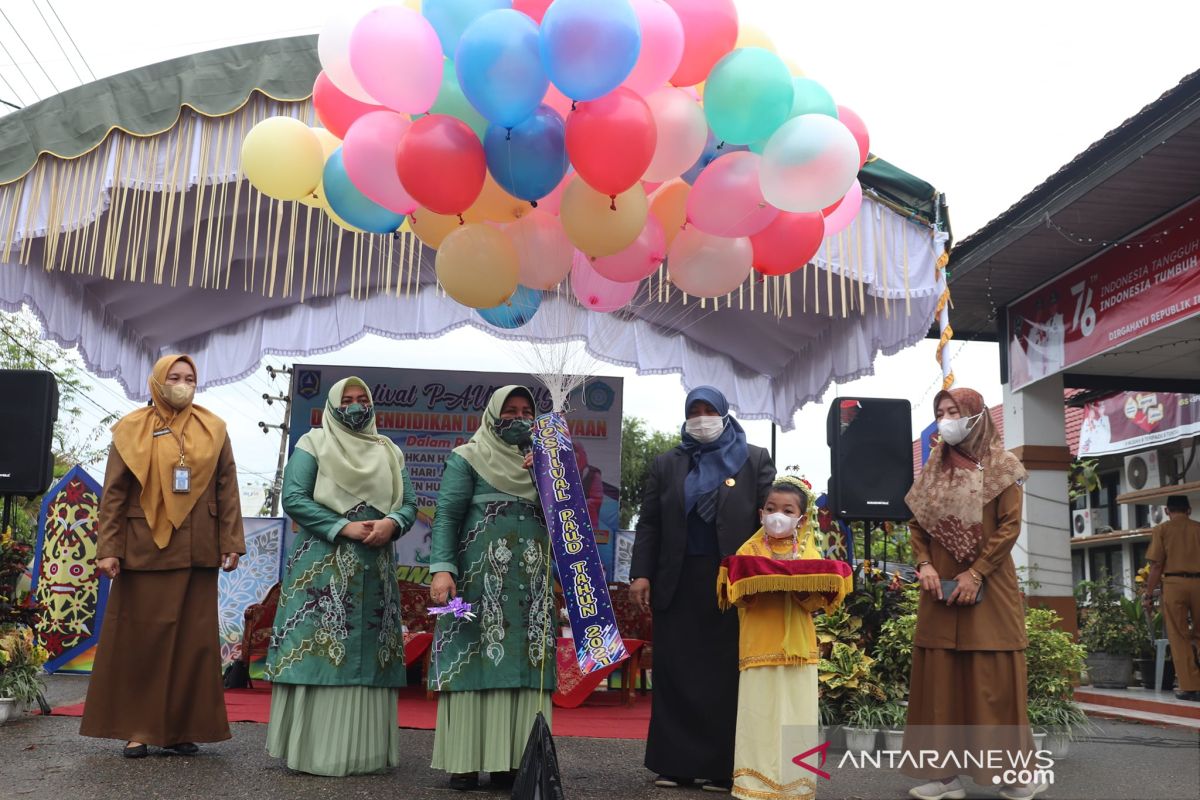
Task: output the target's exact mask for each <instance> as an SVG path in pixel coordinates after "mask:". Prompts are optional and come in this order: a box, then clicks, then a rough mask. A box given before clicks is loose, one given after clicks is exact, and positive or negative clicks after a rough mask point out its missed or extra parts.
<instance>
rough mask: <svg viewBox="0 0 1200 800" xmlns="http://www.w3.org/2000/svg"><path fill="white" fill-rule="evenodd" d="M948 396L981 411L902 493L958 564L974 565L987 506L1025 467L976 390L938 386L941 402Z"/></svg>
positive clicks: (966, 412)
mask: <svg viewBox="0 0 1200 800" xmlns="http://www.w3.org/2000/svg"><path fill="white" fill-rule="evenodd" d="M946 397H949V398H950V399H951V400H953V401H954V403H955V404H956V405H957V406H958V411H959V414H960V415H962V416H964V417H973V416H975V415H976V414H980V415H981V416H980V417H979V419H978V421H977V422H976V423H975V425H974V427H972V428H971V432H970V433H969V434H967V438H966V439H964V440H963V441H962V442H961V443H959V444H958V445H957V446H955V447H952V446H950V445H948V444H946V443H945V442H942V443H940V444H939V445H938V446H937V447H935V448H934V449H933V451H932V452H931V453H930V454H929V461H927V462H926V463H925V467H924V469H922V470H921V474H920V476H919V477H918V478H917V480H916V482H915V483H913V487H912V489H910V490H909V491H908V495H907V496H906V497H905V498H904V499H905V502H907V503H908V507H909V509H911V510H912V512H913V516H914V517H916V519H917V522H919V523H920V524H921V527H922V528H924V529H925V530H926V531H927V532H928V533H929V535H930V536H932V537H933V538H934V539H936V540H937V541H939V542H940V543H941V544H942V545H943V546H944V547H945V548H946V549H947V550H949V551H950V554H951V555H952V556H954V559H955V560H956V561H958V562H959V563H960V564H970V563H971V562H972V561H974V560H975V559H976V558H977V557H978V556H979V550H980V548H981V547H982V545H983V507H984V506H985V505H987V504H988V503H990V502H991V501H992V500H994V499H996V497H998V496H999V495H1000V493H1001V492H1003V491H1004V490H1005V489H1007V488H1008V487H1009V486H1012V485H1013V484H1014V483H1017V482H1019V481H1024V480H1025V467H1023V466H1022V465H1021V462H1020V461H1018V460H1017V457H1016V456H1014V455H1013V454H1012V453H1010V452H1008V451H1007V450H1005V449H1004V442H1003V441H1002V440H1001V438H1000V434H999V432H998V431H997V430H996V426H995V424H993V422H992V415H991V414H989V413H988V411H987V408H986V407H985V406H984V403H983V397H982V396H981V395H980V394H979V392H977V391H975V390H974V389H951V390H949V391H945V390H943V391H940V392H938V393H937V396H936V397H934V398H933V408H934V412H935V413H936V411H937V407H938V404H939V403H940V402H941V401H942V399H943V398H946Z"/></svg>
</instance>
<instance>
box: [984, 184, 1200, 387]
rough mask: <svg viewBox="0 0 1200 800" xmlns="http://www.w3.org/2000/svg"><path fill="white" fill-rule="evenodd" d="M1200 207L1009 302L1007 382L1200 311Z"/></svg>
mask: <svg viewBox="0 0 1200 800" xmlns="http://www.w3.org/2000/svg"><path fill="white" fill-rule="evenodd" d="M1198 210H1200V204H1197V203H1192V204H1189V205H1188V206H1186V207H1184V208H1183V209H1181V210H1179V211H1177V212H1175V213H1174V214H1172V215H1171V216H1170V217H1168V218H1167V219H1165V220H1163V221H1162V222H1161V223H1160V224H1158V225H1155V226H1153V228H1152V229H1151V231H1152V232H1162V234H1163V235H1162V236H1160V237H1159V238H1157V239H1155V240H1154V241H1149V242H1142V243H1138V244H1137V246H1136V247H1135V246H1132V245H1129V246H1121V245H1119V246H1116V247H1113V248H1112V249H1110V250H1108V251H1107V252H1105V253H1102V254H1100V255H1099V256H1097V257H1096V258H1093V259H1091V260H1090V261H1086V262H1084V263H1082V264H1080V265H1079V266H1077V267H1075V268H1074V269H1072V270H1070V271H1069V272H1067V273H1066V274H1064V275H1062V276H1061V277H1059V278H1058V279H1056V280H1054V281H1052V282H1051V283H1048V284H1047V285H1045V286H1043V287H1041V288H1040V289H1037V290H1036V291H1034V292H1032V293H1030V294H1028V295H1026V296H1025V297H1023V298H1022V299H1020V300H1018V301H1017V302H1016V303H1013V304H1012V305H1010V306H1009V307H1008V330H1009V337H1010V338H1009V342H1008V348H1009V350H1008V379H1009V383H1010V384H1011V385H1012V387H1013V388H1014V389H1020V388H1022V387H1024V386H1028V385H1029V384H1031V383H1033V382H1034V381H1036V380H1040V379H1041V378H1044V377H1046V376H1047V375H1053V374H1055V373H1057V372H1060V371H1062V370H1064V369H1067V368H1068V367H1072V366H1074V365H1076V364H1079V363H1080V362H1082V361H1085V360H1087V359H1089V358H1091V357H1092V356H1095V355H1099V354H1100V353H1104V352H1107V351H1109V350H1112V349H1114V348H1117V347H1120V346H1121V345H1124V344H1126V343H1128V342H1131V341H1133V340H1134V339H1137V338H1139V337H1141V336H1145V335H1146V334H1147V333H1151V332H1153V331H1156V330H1160V329H1162V328H1165V327H1167V326H1169V325H1173V324H1174V323H1176V322H1180V321H1182V320H1184V319H1188V318H1189V317H1193V316H1195V315H1196V314H1197V313H1200V214H1197V213H1196V212H1197V211H1198ZM1149 235H1152V234H1144V235H1141V236H1140V238H1146V237H1147V236H1149Z"/></svg>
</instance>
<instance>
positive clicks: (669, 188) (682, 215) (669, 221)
mask: <svg viewBox="0 0 1200 800" xmlns="http://www.w3.org/2000/svg"><path fill="white" fill-rule="evenodd" d="M691 191H692V187H691V186H689V185H688V184H687V183H686V182H685V181H682V180H673V181H671V182H669V183H666V184H664V185H662V186H660V187H659V188H658V190H657V191H655V192H654V196H653V197H652V198H650V213H651V214H653V215H654V216H655V217H656V218H657V219H658V224H659V225H662V229H663V236H665V237H666V239H667V247H668V248H669V247H670V246H671V242H673V241H675V235H676V234H677V233H679V231H680V230H682V229H683V226H684V225H685V224H687V201H688V194H689V193H691Z"/></svg>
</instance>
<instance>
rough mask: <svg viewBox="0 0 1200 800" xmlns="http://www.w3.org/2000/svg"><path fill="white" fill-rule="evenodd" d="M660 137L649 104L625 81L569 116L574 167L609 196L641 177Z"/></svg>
mask: <svg viewBox="0 0 1200 800" xmlns="http://www.w3.org/2000/svg"><path fill="white" fill-rule="evenodd" d="M657 142H658V128H657V127H656V126H655V124H654V115H653V114H651V113H650V106H648V105H646V101H645V100H643V99H642V98H641V96H640V95H638V93H637V92H635V91H633V90H632V89H627V88H626V87H624V86H618V87H617V88H616V89H613V90H612V91H611V92H609V93H608V94H606V95H604V96H603V97H600V98H597V99H596V100H590V101H588V102H586V103H579V104H577V105H576V106H575V110H574V111H572V112H571V113H570V115H569V116H568V117H567V155H568V156H570V158H571V163H572V164H574V165H575V171H576V172H578V173H579V177H581V178H583V180H584V182H585V183H587V184H588V185H589V186H591V187H592V188H593V189H595V190H596V191H598V192H602V193H604V194H607V195H610V196H614V197H615V196H616V195H619V194H621V193H622V192H624V191H625V190H626V189H628V188H629V187H631V186H633V185H634V184H635V183H637V182H638V180H640V179H641V177H642V175H643V174H645V172H646V168H647V167H648V166H650V160H651V159H652V158H654V146H655V144H657Z"/></svg>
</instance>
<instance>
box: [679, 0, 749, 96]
mask: <svg viewBox="0 0 1200 800" xmlns="http://www.w3.org/2000/svg"><path fill="white" fill-rule="evenodd" d="M667 2H668V3H669V4H670V6H671V8H673V9H675V13H676V14H677V15H678V16H679V21H680V22H682V23H683V58H681V59H680V60H679V67H678V68H676V70H675V72H674V74H672V75H671V83H673V84H675V85H676V86H695V85H696V84H697V83H700V81H702V80H704V79H705V78H707V77H708V71H709V70H711V69H712V68H713V65H714V64H716V63H717V62H718V61H720V60H721V56H723V55H725V54H726V53H728V52H729V51H730V50H732V49H733V46H734V45H735V44H737V35H738V18H737V9H736V8H734V7H733V0H667Z"/></svg>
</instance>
